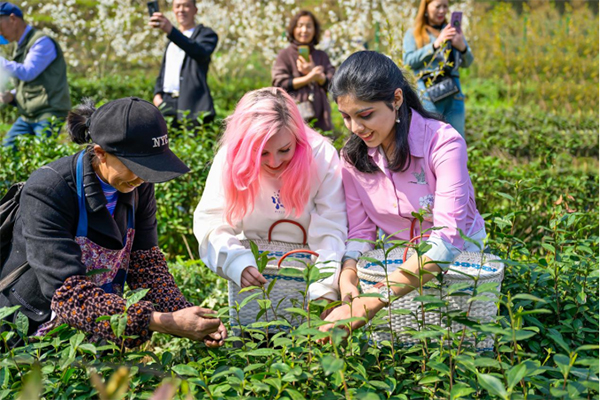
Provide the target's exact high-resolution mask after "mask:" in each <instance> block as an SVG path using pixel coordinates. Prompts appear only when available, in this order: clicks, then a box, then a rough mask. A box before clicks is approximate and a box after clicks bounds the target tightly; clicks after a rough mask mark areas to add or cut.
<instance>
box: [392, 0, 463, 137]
mask: <svg viewBox="0 0 600 400" xmlns="http://www.w3.org/2000/svg"><path fill="white" fill-rule="evenodd" d="M447 14H448V0H421V4H420V6H419V11H418V12H417V17H416V18H415V25H414V29H412V30H409V31H407V32H406V35H405V36H404V56H403V61H404V64H405V65H408V66H409V67H410V68H411V69H412V70H413V71H414V72H415V74H417V76H418V77H419V79H418V81H417V86H418V88H419V91H420V93H421V101H422V102H423V106H425V109H427V110H428V111H433V112H438V113H440V114H442V115H443V116H444V118H445V119H446V121H447V122H448V123H449V124H450V125H452V127H454V129H456V130H457V131H458V132H459V133H460V134H461V135H462V136H463V137H464V136H465V97H464V95H463V93H462V90H461V89H460V82H459V79H458V78H459V73H458V68H459V67H462V68H467V67H469V65H471V63H472V62H473V53H471V48H470V47H469V45H468V44H467V41H466V40H465V37H464V36H463V33H462V31H461V30H457V29H456V28H454V27H452V26H450V25H449V24H448V22H447V20H446V15H447ZM445 50H450V51H449V52H448V51H445ZM440 63H442V64H443V65H444V67H443V68H444V73H443V76H451V77H452V79H453V80H454V82H455V83H456V86H457V87H458V93H455V94H453V95H450V96H448V97H446V98H444V99H441V100H439V101H437V102H433V101H432V100H431V98H430V97H429V95H428V94H427V93H426V92H425V90H426V83H427V82H428V80H429V79H430V78H434V77H435V76H436V75H437V74H436V71H438V72H439V69H440ZM448 63H451V64H450V65H448ZM438 79H439V78H438ZM432 81H434V82H435V79H432Z"/></svg>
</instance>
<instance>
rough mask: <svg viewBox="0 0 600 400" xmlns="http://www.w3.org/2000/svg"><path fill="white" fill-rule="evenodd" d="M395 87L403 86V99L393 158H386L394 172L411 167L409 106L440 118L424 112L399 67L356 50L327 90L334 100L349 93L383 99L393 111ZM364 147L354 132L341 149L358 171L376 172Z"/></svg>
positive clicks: (360, 97)
mask: <svg viewBox="0 0 600 400" xmlns="http://www.w3.org/2000/svg"><path fill="white" fill-rule="evenodd" d="M396 89H402V93H403V95H404V101H403V102H402V105H401V106H400V108H399V110H398V116H399V117H400V122H399V123H396V124H395V127H396V137H395V141H394V145H395V147H394V157H393V159H391V160H389V161H390V164H389V165H390V169H391V170H392V171H394V172H398V171H406V170H407V169H408V167H410V147H409V144H408V130H409V128H410V117H411V111H410V109H411V108H412V109H414V110H415V111H416V112H418V113H419V114H421V115H422V116H423V117H424V118H432V119H436V120H439V121H443V119H442V118H441V116H439V115H438V114H434V113H431V112H429V111H426V110H425V108H423V105H422V104H421V101H420V100H419V96H417V93H416V92H415V91H414V90H413V88H412V87H411V86H410V84H409V83H408V81H407V80H406V78H405V77H404V75H403V74H402V71H400V68H398V66H397V65H396V64H395V63H394V62H393V61H392V60H391V59H390V58H388V57H387V56H385V55H383V54H380V53H377V52H376V51H359V52H357V53H354V54H352V55H351V56H350V57H348V58H347V59H346V61H344V62H343V63H342V65H341V66H340V68H339V69H338V70H337V71H336V73H335V75H334V77H333V82H332V83H331V87H330V89H329V91H330V93H331V94H332V95H333V99H334V100H335V101H337V99H338V97H340V96H346V95H351V96H353V97H354V98H356V99H358V100H360V101H364V102H369V103H375V102H378V101H383V102H384V103H385V104H386V105H387V106H388V107H389V108H390V109H392V110H393V109H394V107H393V101H394V93H395V92H396ZM367 150H368V148H367V145H366V144H365V142H364V141H363V140H362V139H361V138H360V137H358V136H357V135H354V134H353V135H351V136H350V139H349V140H348V142H346V144H345V145H344V148H343V149H342V152H343V157H344V158H345V159H346V161H348V162H349V163H350V164H351V165H353V166H354V167H356V169H358V170H359V171H361V172H367V173H372V172H376V171H378V170H379V168H378V167H377V166H376V165H374V164H373V163H372V162H371V161H370V159H369V155H368V151H367Z"/></svg>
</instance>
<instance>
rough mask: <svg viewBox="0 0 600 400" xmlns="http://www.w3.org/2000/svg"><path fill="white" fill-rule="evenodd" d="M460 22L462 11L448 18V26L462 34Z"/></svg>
mask: <svg viewBox="0 0 600 400" xmlns="http://www.w3.org/2000/svg"><path fill="white" fill-rule="evenodd" d="M461 22H462V11H454V12H453V13H452V16H451V17H450V26H452V27H453V28H455V29H456V32H458V33H462V30H461V29H460V23H461Z"/></svg>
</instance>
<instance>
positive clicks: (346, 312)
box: [319, 298, 369, 344]
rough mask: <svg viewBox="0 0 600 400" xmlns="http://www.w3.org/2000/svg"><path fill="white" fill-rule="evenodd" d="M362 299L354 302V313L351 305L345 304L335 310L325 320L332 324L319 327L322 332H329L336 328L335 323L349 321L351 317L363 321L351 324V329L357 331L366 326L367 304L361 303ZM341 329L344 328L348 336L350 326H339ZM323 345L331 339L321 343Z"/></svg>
mask: <svg viewBox="0 0 600 400" xmlns="http://www.w3.org/2000/svg"><path fill="white" fill-rule="evenodd" d="M361 300H362V299H361V298H356V299H354V300H353V301H352V312H350V305H349V304H343V305H341V306H339V307H336V308H335V309H333V311H332V312H331V313H330V314H329V315H328V316H327V318H325V321H328V322H331V323H330V324H326V325H322V326H320V327H319V330H320V331H321V332H328V331H330V330H331V329H333V327H334V326H335V322H337V321H341V320H344V319H348V318H351V317H359V318H361V319H359V320H356V321H352V322H351V323H350V329H351V330H355V329H358V328H360V327H361V326H364V325H365V324H366V318H369V315H368V312H367V310H365V304H364V302H363V301H361ZM338 327H340V328H344V329H345V330H346V331H347V332H348V334H349V333H350V331H348V325H347V324H346V325H338ZM319 342H320V343H321V344H325V343H328V342H329V337H326V338H323V339H321V340H320V341H319Z"/></svg>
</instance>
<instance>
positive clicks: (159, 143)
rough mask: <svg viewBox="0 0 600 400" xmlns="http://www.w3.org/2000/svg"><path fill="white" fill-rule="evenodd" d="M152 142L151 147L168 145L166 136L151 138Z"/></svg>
mask: <svg viewBox="0 0 600 400" xmlns="http://www.w3.org/2000/svg"><path fill="white" fill-rule="evenodd" d="M152 142H154V146H152V147H160V146H164V145H166V144H169V137H168V136H167V135H163V136H159V137H153V138H152Z"/></svg>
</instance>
